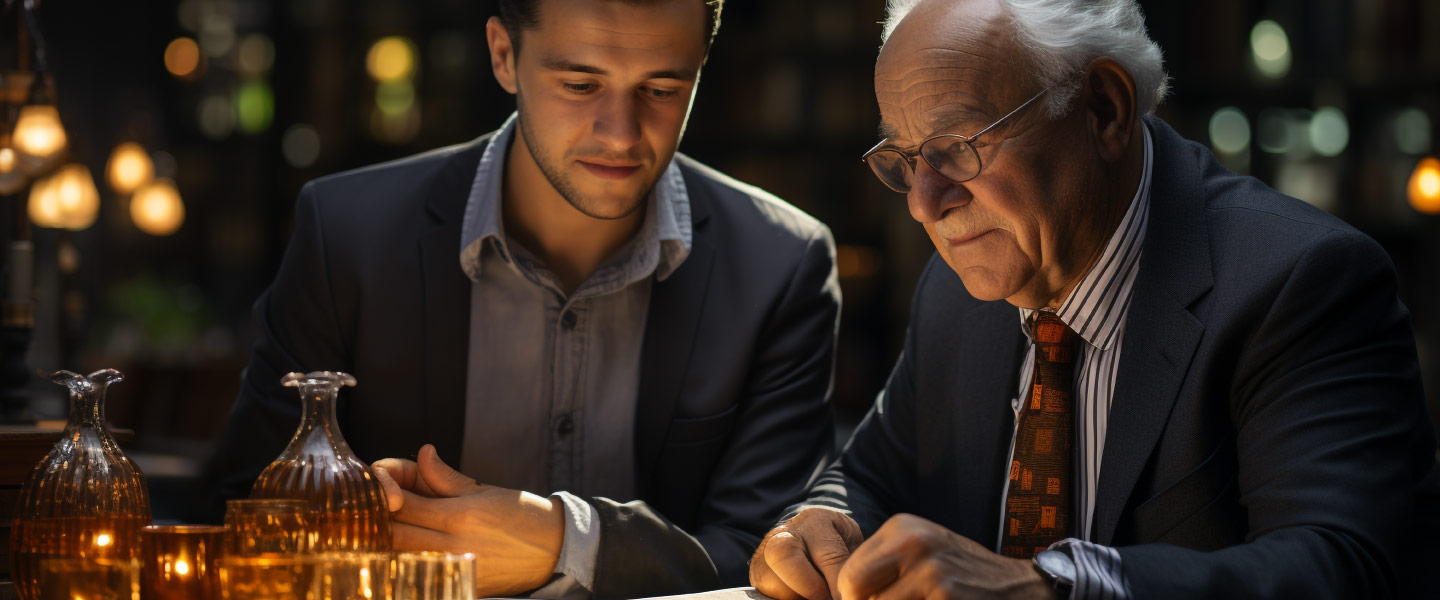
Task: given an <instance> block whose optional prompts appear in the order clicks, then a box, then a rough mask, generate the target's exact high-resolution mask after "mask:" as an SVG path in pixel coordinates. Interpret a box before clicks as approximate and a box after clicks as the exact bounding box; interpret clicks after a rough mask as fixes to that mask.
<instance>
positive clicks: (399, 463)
mask: <svg viewBox="0 0 1440 600" xmlns="http://www.w3.org/2000/svg"><path fill="white" fill-rule="evenodd" d="M370 466H371V468H373V469H375V470H376V471H380V470H382V469H383V470H384V471H385V473H386V474H387V475H389V476H390V479H392V480H393V481H394V482H395V484H396V485H399V486H400V489H403V490H410V491H412V492H416V493H423V492H422V491H421V490H418V489H416V488H415V486H416V485H419V484H421V482H420V481H419V478H420V467H419V465H416V464H415V461H413V460H405V459H403V458H382V459H380V460H377V461H375V462H374V463H372V464H371V465H370ZM426 495H431V494H426Z"/></svg>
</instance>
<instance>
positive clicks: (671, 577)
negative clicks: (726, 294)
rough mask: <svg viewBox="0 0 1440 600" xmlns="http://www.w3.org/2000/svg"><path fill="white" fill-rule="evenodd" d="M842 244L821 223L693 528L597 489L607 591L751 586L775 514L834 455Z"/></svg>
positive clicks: (764, 337) (760, 355)
mask: <svg viewBox="0 0 1440 600" xmlns="http://www.w3.org/2000/svg"><path fill="white" fill-rule="evenodd" d="M839 314H840V287H839V282H838V278H837V276H836V271H835V243H834V241H833V239H832V238H831V236H830V232H829V230H828V229H825V228H823V227H817V228H816V229H815V231H814V232H813V234H812V236H811V238H810V239H809V241H808V244H807V245H806V248H805V251H804V254H803V256H802V257H801V259H800V260H799V261H798V263H797V266H796V268H795V271H794V275H793V276H792V278H791V280H790V284H789V286H788V289H786V290H785V291H784V293H783V294H782V295H781V299H780V301H779V303H778V304H777V305H776V308H774V309H773V310H772V312H771V314H770V315H769V316H768V317H767V319H766V322H765V325H764V326H763V328H762V333H761V337H760V339H758V340H757V341H756V343H755V348H756V350H755V352H756V354H755V357H754V359H753V361H752V366H751V368H750V370H749V376H748V379H747V381H746V384H745V392H744V393H745V395H746V397H745V398H743V399H742V400H741V401H740V402H739V404H738V407H737V410H738V411H739V412H738V415H737V422H736V425H735V427H734V428H733V432H734V433H733V436H732V437H731V439H730V441H729V444H728V447H727V449H726V450H725V451H724V453H723V454H722V455H721V457H720V459H719V461H718V462H717V464H716V465H715V467H714V469H713V470H712V472H711V473H710V477H709V488H708V489H707V490H706V492H705V495H704V503H703V505H702V506H701V507H700V511H699V513H698V514H699V525H698V527H696V528H694V529H693V530H692V531H690V532H689V533H687V532H686V531H683V530H682V529H680V528H679V527H677V526H676V525H674V524H673V523H671V522H670V521H669V520H667V519H666V518H665V517H664V516H662V515H661V514H660V513H659V512H658V511H656V510H654V509H653V507H651V506H649V505H648V504H646V503H644V502H641V501H635V502H628V503H618V502H615V501H612V500H608V499H605V498H590V499H588V501H589V502H590V503H591V505H592V506H594V507H595V509H596V511H597V513H598V515H599V518H600V549H599V553H598V561H597V564H596V572H595V589H594V590H592V591H593V592H594V595H595V596H596V597H598V598H622V597H627V598H634V597H638V596H648V595H661V594H675V593H683V592H688V591H700V590H707V589H716V588H718V587H731V586H741V585H746V582H747V581H748V574H747V562H748V561H749V559H750V554H751V553H752V552H754V550H755V547H756V546H757V545H758V544H759V543H760V536H761V535H762V534H764V532H765V531H767V530H768V529H769V527H770V525H771V524H773V522H774V519H775V517H776V516H777V515H779V514H780V512H781V511H782V510H784V508H785V507H786V506H788V505H789V504H791V503H793V502H795V501H797V500H799V499H800V498H801V497H802V495H803V494H804V491H805V489H806V486H807V484H808V483H809V481H810V480H811V479H812V478H813V477H814V475H815V472H816V471H817V470H818V469H819V467H820V466H822V465H824V464H825V462H827V461H828V459H829V457H830V455H831V449H832V448H833V446H834V433H833V425H832V420H831V414H830V408H829V404H828V399H829V395H830V387H831V379H832V370H833V367H834V352H835V336H836V330H837V328H838V326H839Z"/></svg>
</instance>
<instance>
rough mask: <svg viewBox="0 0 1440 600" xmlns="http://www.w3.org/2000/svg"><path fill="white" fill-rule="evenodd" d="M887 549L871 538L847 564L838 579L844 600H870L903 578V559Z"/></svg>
mask: <svg viewBox="0 0 1440 600" xmlns="http://www.w3.org/2000/svg"><path fill="white" fill-rule="evenodd" d="M877 537H878V534H877ZM886 546H887V544H885V543H884V540H878V541H877V538H870V541H868V542H866V543H865V544H863V545H861V546H860V547H859V548H857V549H856V550H855V554H853V555H851V556H850V560H848V561H845V565H844V567H843V568H841V569H840V574H839V576H838V577H836V580H837V581H838V584H837V586H836V587H837V589H838V590H839V594H840V597H841V598H869V597H871V596H873V595H875V594H877V593H879V592H880V591H881V590H884V589H885V588H886V587H887V586H889V585H890V584H891V583H894V582H895V580H896V579H898V578H899V577H900V566H901V563H900V560H901V559H900V557H899V555H898V554H897V553H895V552H891V551H890V550H889V548H887V547H886ZM916 597H917V598H918V597H921V596H916Z"/></svg>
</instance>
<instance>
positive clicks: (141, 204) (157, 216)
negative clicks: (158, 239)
mask: <svg viewBox="0 0 1440 600" xmlns="http://www.w3.org/2000/svg"><path fill="white" fill-rule="evenodd" d="M130 219H131V220H132V221H134V222H135V227H137V228H139V229H140V231H143V232H145V233H148V234H150V235H155V236H163V235H170V234H172V233H175V231H176V230H178V229H180V225H181V224H182V223H184V222H185V204H184V202H181V200H180V191H179V190H177V189H176V188H175V183H174V182H172V181H170V180H169V179H156V180H155V181H152V182H150V183H149V184H147V185H146V186H145V187H142V188H140V189H139V190H136V192H135V196H134V197H132V198H131V199H130Z"/></svg>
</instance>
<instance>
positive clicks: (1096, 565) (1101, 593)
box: [1050, 538, 1131, 600]
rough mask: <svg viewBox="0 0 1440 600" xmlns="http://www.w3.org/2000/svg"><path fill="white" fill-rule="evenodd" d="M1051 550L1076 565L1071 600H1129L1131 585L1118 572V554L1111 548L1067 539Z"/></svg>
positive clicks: (1053, 546)
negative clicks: (1066, 555) (1061, 554)
mask: <svg viewBox="0 0 1440 600" xmlns="http://www.w3.org/2000/svg"><path fill="white" fill-rule="evenodd" d="M1050 549H1052V550H1059V551H1061V552H1064V553H1066V554H1069V555H1070V559H1071V560H1073V561H1075V589H1073V590H1071V592H1070V598H1071V600H1094V599H1099V598H1105V599H1113V600H1130V598H1131V595H1130V584H1129V583H1127V582H1126V581H1125V571H1124V570H1122V569H1121V568H1120V553H1119V552H1116V551H1115V549H1114V548H1111V547H1109V546H1101V545H1100V544H1095V543H1091V542H1087V541H1084V540H1080V539H1076V538H1068V539H1064V540H1060V541H1058V542H1055V543H1054V544H1051V545H1050Z"/></svg>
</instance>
